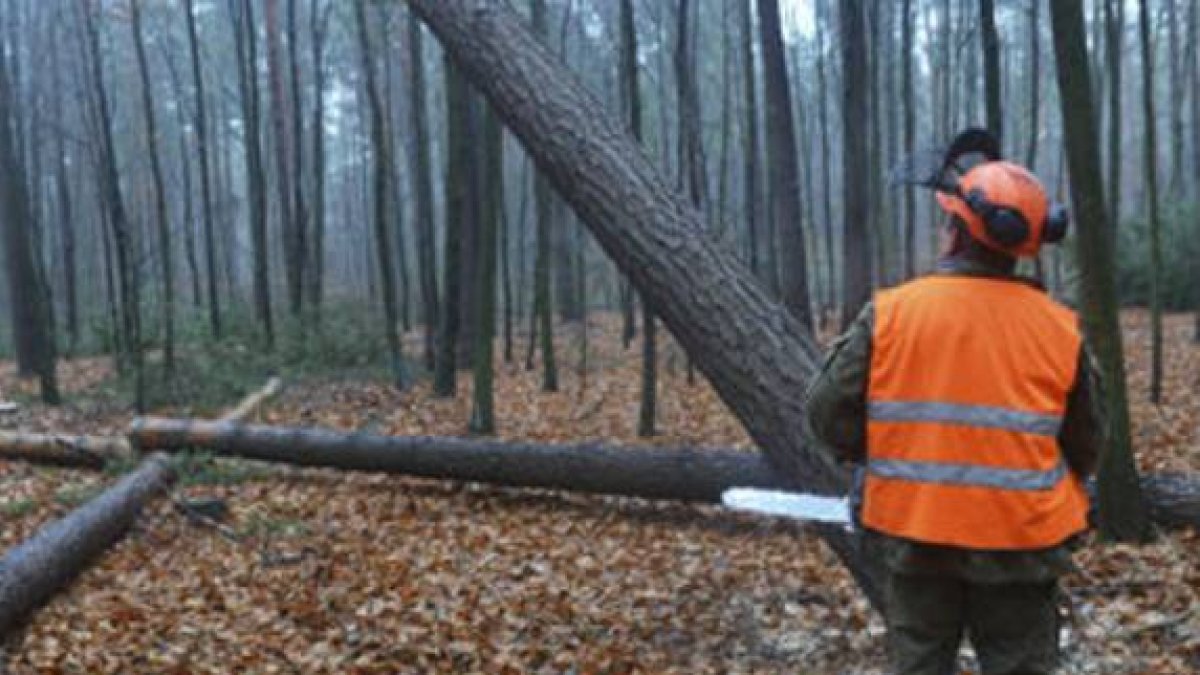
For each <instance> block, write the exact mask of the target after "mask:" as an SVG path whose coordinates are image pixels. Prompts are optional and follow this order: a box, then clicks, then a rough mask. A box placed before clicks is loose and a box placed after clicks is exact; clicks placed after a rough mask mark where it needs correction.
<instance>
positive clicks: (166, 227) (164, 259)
mask: <svg viewBox="0 0 1200 675" xmlns="http://www.w3.org/2000/svg"><path fill="white" fill-rule="evenodd" d="M129 9H130V18H131V21H130V23H131V25H132V28H133V46H134V53H135V54H136V55H137V64H138V73H139V75H140V79H141V84H142V117H143V120H144V124H145V130H146V152H147V153H148V154H149V156H150V176H151V179H152V181H153V189H154V219H155V222H156V224H157V228H158V246H159V262H160V265H161V267H160V269H159V273H160V274H161V275H162V285H163V289H162V293H163V297H162V303H163V308H162V312H163V319H162V321H163V371H164V374H165V376H166V379H168V380H170V379H171V378H172V377H173V376H174V373H175V265H174V253H173V251H172V245H171V222H170V219H169V218H168V216H167V195H166V186H165V185H164V184H163V175H162V165H161V163H160V162H159V153H158V122H157V120H156V118H155V115H154V99H153V98H152V95H151V93H150V86H151V77H150V66H149V63H147V60H146V45H145V36H144V35H143V32H142V18H141V17H142V12H141V0H131V1H130V4H129Z"/></svg>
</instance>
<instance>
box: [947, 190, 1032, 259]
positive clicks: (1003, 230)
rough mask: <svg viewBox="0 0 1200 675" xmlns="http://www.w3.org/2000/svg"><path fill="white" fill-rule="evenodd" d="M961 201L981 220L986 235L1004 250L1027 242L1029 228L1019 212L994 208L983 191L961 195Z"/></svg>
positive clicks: (999, 207) (998, 207) (1005, 208)
mask: <svg viewBox="0 0 1200 675" xmlns="http://www.w3.org/2000/svg"><path fill="white" fill-rule="evenodd" d="M963 201H965V202H966V203H967V206H969V207H971V210H972V211H974V212H975V213H976V214H977V215H978V216H979V217H980V219H981V220H983V227H984V229H985V230H986V231H987V235H988V236H989V237H991V239H992V240H993V241H995V242H996V243H997V244H1000V245H1001V246H1003V247H1004V248H1016V247H1018V246H1020V245H1021V244H1023V243H1025V242H1026V241H1028V240H1029V235H1030V227H1029V223H1028V222H1027V221H1026V220H1025V216H1023V215H1021V212H1020V211H1017V210H1016V209H1010V208H1007V207H1004V206H996V205H995V204H993V203H991V202H990V201H988V198H987V195H985V194H984V193H983V190H980V189H979V188H975V189H973V190H971V191H969V192H967V194H965V195H963Z"/></svg>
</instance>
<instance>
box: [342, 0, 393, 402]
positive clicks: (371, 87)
mask: <svg viewBox="0 0 1200 675" xmlns="http://www.w3.org/2000/svg"><path fill="white" fill-rule="evenodd" d="M365 4H366V3H365V2H363V1H361V0H360V1H356V2H355V3H354V19H355V23H356V26H357V29H358V44H359V49H360V55H361V58H362V71H363V79H364V82H365V85H366V90H367V109H368V114H369V115H370V126H371V147H372V149H373V152H372V153H371V165H372V180H373V188H374V190H373V191H372V205H371V211H372V213H371V220H372V221H373V222H374V224H375V242H374V243H375V254H376V263H377V264H378V265H379V285H380V288H381V289H382V290H383V315H384V321H385V322H386V325H385V327H384V334H385V335H386V337H387V344H388V353H389V356H390V361H391V366H392V379H393V382H394V383H395V385H396V387H397V388H398V389H403V388H404V387H405V386H406V383H405V376H404V356H403V350H402V348H401V344H400V334H399V324H400V317H399V314H398V312H397V310H396V307H397V300H396V276H395V271H394V268H393V267H392V238H391V230H392V222H393V218H394V215H395V201H394V198H393V192H392V187H393V186H392V181H391V176H392V152H391V138H390V136H389V135H388V130H387V124H386V122H385V119H384V109H383V100H382V98H381V94H380V91H379V86H378V83H377V81H376V74H375V52H374V49H373V47H372V46H371V34H370V28H369V26H368V23H367V17H366V9H365V7H364V5H365Z"/></svg>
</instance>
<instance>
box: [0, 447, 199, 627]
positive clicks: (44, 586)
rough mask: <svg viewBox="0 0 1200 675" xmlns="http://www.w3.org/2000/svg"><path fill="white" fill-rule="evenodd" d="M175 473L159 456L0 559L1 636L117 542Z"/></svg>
mask: <svg viewBox="0 0 1200 675" xmlns="http://www.w3.org/2000/svg"><path fill="white" fill-rule="evenodd" d="M174 479H175V476H174V472H173V470H172V469H171V463H170V460H169V459H168V458H167V457H165V456H164V455H161V454H156V455H153V456H151V457H149V458H148V459H146V460H145V461H144V462H142V463H141V464H140V465H139V466H138V468H137V469H136V470H134V471H133V472H132V473H129V474H126V475H125V477H124V478H122V479H121V480H120V481H118V482H117V483H116V485H114V486H112V487H111V488H109V489H108V490H105V491H104V492H103V493H101V494H100V495H99V496H97V497H96V498H95V499H92V500H91V501H89V502H88V503H86V504H84V505H83V506H81V507H79V508H77V509H75V510H74V511H72V512H71V513H69V514H67V515H66V516H65V517H64V518H62V519H61V520H58V521H55V522H53V523H51V524H49V525H46V526H44V527H42V528H41V529H40V530H38V532H37V533H36V534H34V536H33V537H32V538H30V539H29V540H27V541H25V542H24V543H22V544H20V545H19V546H17V547H16V548H13V549H11V550H10V551H9V552H8V554H6V555H5V556H4V558H3V559H2V560H0V640H2V639H3V638H4V637H7V636H8V635H9V633H10V632H11V631H13V630H15V629H17V628H19V627H20V626H21V625H22V623H23V622H24V621H25V620H26V618H27V617H28V616H29V615H30V614H31V613H32V612H33V611H34V610H36V609H37V608H38V607H40V606H41V605H42V604H43V603H45V602H46V601H47V600H49V599H50V598H51V597H52V596H53V595H54V594H55V593H57V592H58V591H59V590H60V589H62V588H63V587H64V586H66V585H67V584H68V583H70V582H71V581H72V580H73V579H74V578H75V577H76V576H78V575H79V574H80V573H81V572H82V571H83V570H85V569H86V568H87V567H88V565H89V564H90V563H91V562H92V561H93V560H94V559H95V558H97V557H99V556H100V555H101V554H102V553H104V552H105V551H106V550H108V548H109V547H110V546H112V545H113V544H114V543H116V542H117V541H118V540H119V539H120V538H121V536H122V535H123V534H124V533H125V531H126V530H127V529H128V528H129V526H130V525H132V524H133V522H134V520H135V519H136V518H137V515H138V513H139V512H140V511H141V509H142V507H143V506H144V505H145V504H146V503H147V502H149V501H150V499H151V498H153V497H154V496H155V495H157V494H159V493H160V492H162V491H163V490H164V489H165V488H166V487H168V486H169V485H170V484H171V483H172V482H174Z"/></svg>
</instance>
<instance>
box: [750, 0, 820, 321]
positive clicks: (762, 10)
mask: <svg viewBox="0 0 1200 675" xmlns="http://www.w3.org/2000/svg"><path fill="white" fill-rule="evenodd" d="M758 26H759V33H760V39H761V40H762V58H763V82H764V89H765V91H766V102H767V171H768V173H769V177H770V179H769V182H770V185H771V204H772V208H771V219H772V221H773V222H774V223H775V227H774V229H775V230H776V231H777V232H778V233H779V240H780V241H779V243H780V245H781V248H782V253H783V258H784V263H783V265H782V266H781V267H782V270H781V271H782V273H783V278H782V284H783V304H784V305H785V306H786V307H787V308H788V310H790V311H791V312H792V313H793V314H795V315H796V318H797V319H799V320H800V324H801V325H803V326H804V327H805V328H807V329H809V330H811V329H812V326H813V320H812V309H811V307H810V306H809V298H808V261H807V259H806V257H805V253H806V252H805V250H804V223H803V220H804V219H803V215H802V212H801V208H800V171H799V167H798V166H797V159H796V129H795V126H794V125H793V122H792V94H791V90H790V88H789V86H788V77H787V62H786V60H785V56H784V51H783V30H782V28H781V27H780V19H779V2H778V0H758Z"/></svg>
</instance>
